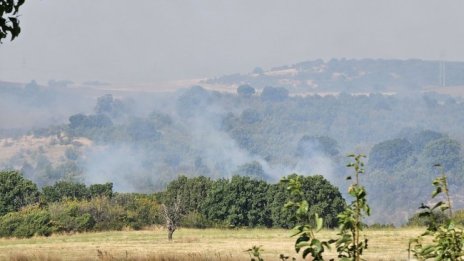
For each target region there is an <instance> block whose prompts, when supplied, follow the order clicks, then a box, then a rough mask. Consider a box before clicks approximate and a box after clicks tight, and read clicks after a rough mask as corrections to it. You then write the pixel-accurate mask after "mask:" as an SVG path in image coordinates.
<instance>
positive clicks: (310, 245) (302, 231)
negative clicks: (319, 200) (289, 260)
mask: <svg viewBox="0 0 464 261" xmlns="http://www.w3.org/2000/svg"><path fill="white" fill-rule="evenodd" d="M282 181H283V182H285V183H287V184H288V190H289V191H290V194H291V195H292V196H294V197H295V198H300V200H296V201H289V202H288V203H287V204H285V207H286V208H288V209H291V210H293V211H294V212H295V215H296V217H297V220H298V221H297V225H296V226H295V228H294V230H295V231H296V232H295V233H294V234H293V235H292V236H298V238H297V239H296V242H295V251H296V252H297V253H299V252H300V251H301V255H302V257H303V259H305V258H306V257H307V256H308V255H310V256H311V257H312V260H324V258H323V256H322V254H323V253H324V251H325V248H328V249H330V244H331V243H333V240H329V241H323V240H319V239H317V238H316V236H315V233H316V232H318V231H320V230H321V229H322V227H323V219H322V218H320V217H319V215H318V214H317V213H316V214H315V215H314V224H315V225H314V226H312V225H310V222H311V220H310V215H309V204H308V201H306V200H304V199H301V198H303V196H304V194H303V190H302V185H301V181H300V178H299V177H298V176H297V177H293V178H289V179H286V178H284V179H283V180H282Z"/></svg>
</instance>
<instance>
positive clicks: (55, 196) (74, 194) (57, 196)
mask: <svg viewBox="0 0 464 261" xmlns="http://www.w3.org/2000/svg"><path fill="white" fill-rule="evenodd" d="M42 194H43V197H44V199H45V201H46V202H57V201H61V200H63V199H78V200H80V199H88V198H89V197H90V193H89V190H88V189H87V187H86V186H85V185H84V184H81V183H74V182H68V181H59V182H56V183H55V184H54V185H53V186H46V187H44V188H43V189H42Z"/></svg>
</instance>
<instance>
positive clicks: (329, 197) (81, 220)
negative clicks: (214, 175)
mask: <svg viewBox="0 0 464 261" xmlns="http://www.w3.org/2000/svg"><path fill="white" fill-rule="evenodd" d="M290 177H293V178H296V177H299V179H300V180H301V183H302V188H303V190H304V193H303V194H302V195H297V196H295V195H292V194H291V193H290V192H288V190H287V185H286V184H285V183H284V182H279V183H275V184H271V183H268V182H266V181H264V180H259V179H254V178H251V177H246V176H233V177H231V178H230V179H226V178H222V179H217V180H213V179H211V178H209V177H204V176H199V177H193V178H188V177H185V176H180V177H178V178H177V179H176V180H173V181H172V182H170V183H169V184H168V186H167V188H166V190H164V191H161V192H156V193H152V194H139V193H117V192H114V191H113V187H112V183H106V184H93V185H90V186H86V185H85V184H80V183H73V182H67V181H60V182H57V183H55V184H54V185H52V186H46V187H43V188H41V189H39V188H38V186H37V185H36V184H35V183H33V182H32V181H30V180H28V179H26V178H24V177H23V176H22V174H21V173H20V172H18V171H13V170H5V171H0V236H1V237H30V236H33V235H44V236H48V235H51V234H52V233H74V232H84V231H104V230H120V229H123V228H131V229H141V228H143V227H147V226H153V225H164V224H165V221H166V216H165V215H164V214H165V213H164V210H165V209H163V206H172V205H173V204H175V203H176V204H179V205H178V213H177V214H178V215H179V216H180V217H181V218H180V221H179V222H180V224H181V226H183V227H196V228H207V227H223V228H234V227H269V228H270V227H281V228H291V227H293V226H294V225H295V224H296V222H297V217H296V216H295V214H294V213H293V212H292V211H288V210H287V209H285V208H284V207H283V206H284V205H285V203H286V202H288V201H296V200H303V199H304V200H306V201H308V202H309V203H310V206H311V207H310V209H309V211H310V212H311V213H319V214H320V215H321V216H322V217H323V218H324V219H325V220H326V223H325V225H326V227H334V226H336V224H337V214H338V213H340V212H341V211H343V210H344V208H345V206H346V203H345V201H344V199H343V198H342V196H341V193H340V191H339V190H338V188H337V187H335V186H333V185H332V184H330V182H328V181H327V180H326V179H325V178H324V177H322V176H298V175H297V174H292V175H290Z"/></svg>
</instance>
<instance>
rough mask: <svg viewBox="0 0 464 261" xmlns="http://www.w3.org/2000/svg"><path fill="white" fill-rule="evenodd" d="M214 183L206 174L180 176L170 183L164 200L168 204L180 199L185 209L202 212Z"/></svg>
mask: <svg viewBox="0 0 464 261" xmlns="http://www.w3.org/2000/svg"><path fill="white" fill-rule="evenodd" d="M212 183H213V182H212V181H211V179H210V178H207V177H204V176H200V177H194V178H188V177H186V176H180V177H178V178H177V179H175V180H173V181H171V182H170V183H169V184H168V186H167V188H166V192H165V193H164V200H163V201H164V203H166V204H167V205H173V204H174V203H175V202H176V200H178V199H179V200H180V201H181V202H182V209H183V210H184V211H186V212H200V210H201V206H202V204H203V201H204V200H205V198H206V196H207V193H208V191H209V190H210V188H211V185H212Z"/></svg>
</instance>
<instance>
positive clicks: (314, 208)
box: [268, 174, 345, 228]
mask: <svg viewBox="0 0 464 261" xmlns="http://www.w3.org/2000/svg"><path fill="white" fill-rule="evenodd" d="M288 179H298V180H299V181H300V183H301V191H302V195H299V194H292V193H290V191H289V190H288V189H287V187H288V185H287V183H286V182H282V181H281V182H279V183H278V184H272V185H271V186H270V188H269V192H268V202H269V203H268V206H269V208H270V211H271V218H272V224H273V226H274V227H283V228H293V227H294V226H295V225H296V224H297V217H296V215H295V212H294V211H291V210H290V209H287V208H283V207H282V206H283V205H285V204H286V203H287V202H289V201H300V200H306V201H307V202H308V204H309V215H310V216H314V215H315V214H316V213H317V214H318V215H319V216H320V217H322V218H323V219H324V226H326V227H329V228H333V227H336V226H337V224H338V223H337V220H338V219H337V215H338V213H340V212H341V211H343V210H344V208H345V200H344V199H343V197H342V195H341V193H340V191H339V190H338V188H337V187H335V186H333V185H332V184H331V183H330V182H329V181H327V180H326V179H325V178H324V177H323V176H320V175H315V176H298V175H296V174H292V175H290V176H288Z"/></svg>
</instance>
